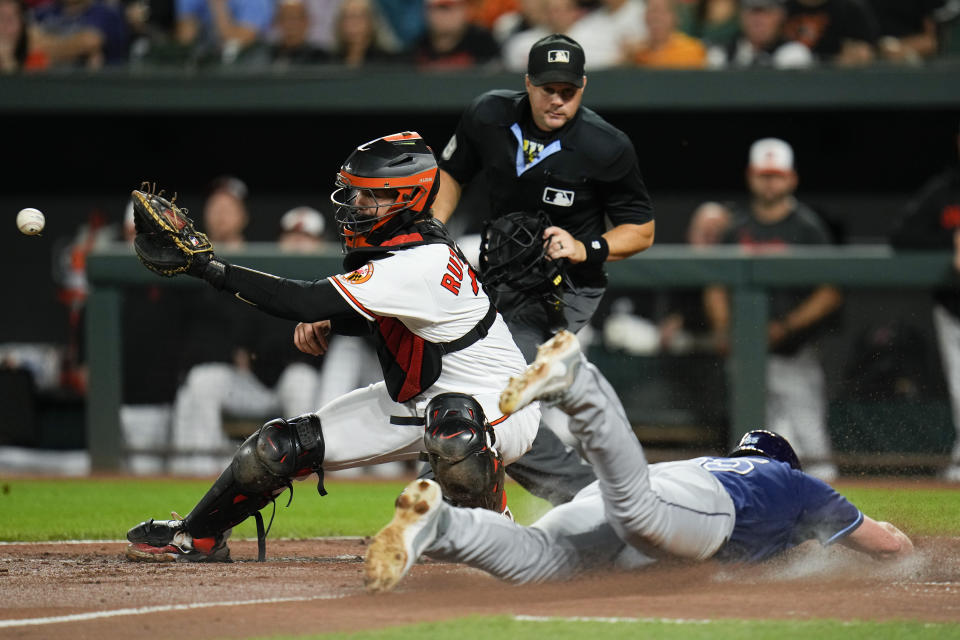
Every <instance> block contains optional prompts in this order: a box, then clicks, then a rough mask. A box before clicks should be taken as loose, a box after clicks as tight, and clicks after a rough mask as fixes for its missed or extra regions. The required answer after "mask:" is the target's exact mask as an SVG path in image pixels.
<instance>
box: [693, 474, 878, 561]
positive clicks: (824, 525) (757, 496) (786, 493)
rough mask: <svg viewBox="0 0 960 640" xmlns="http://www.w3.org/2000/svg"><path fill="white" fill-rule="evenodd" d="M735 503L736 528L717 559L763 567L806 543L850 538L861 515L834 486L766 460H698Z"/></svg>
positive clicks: (718, 553) (861, 518)
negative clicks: (756, 563) (757, 563)
mask: <svg viewBox="0 0 960 640" xmlns="http://www.w3.org/2000/svg"><path fill="white" fill-rule="evenodd" d="M696 463H698V464H699V465H700V466H702V467H703V468H704V469H706V470H707V471H709V472H711V473H712V474H713V475H714V476H715V477H716V478H717V479H718V480H719V481H720V483H721V484H722V485H723V486H724V488H725V489H726V490H727V493H729V494H730V498H731V499H732V500H733V504H734V509H735V512H736V522H735V524H734V528H733V532H732V533H731V534H730V539H729V540H728V542H727V544H726V545H724V547H722V548H721V549H720V550H719V551H718V552H717V554H716V557H717V559H720V560H728V561H759V560H763V559H764V558H768V557H770V556H772V555H774V554H776V553H778V552H780V551H784V550H786V549H789V548H791V547H794V546H796V545H798V544H801V543H802V542H805V541H807V540H814V539H815V540H819V541H820V543H821V544H824V545H828V544H832V543H834V542H836V541H837V540H840V539H841V538H843V537H844V536H846V535H849V534H850V533H852V532H853V531H854V530H855V529H856V528H857V527H858V526H860V523H861V522H863V514H862V513H860V510H859V509H857V508H856V507H855V506H854V505H853V504H851V503H850V502H849V501H848V500H847V499H846V498H844V497H843V496H842V495H840V494H839V493H837V492H836V491H835V490H834V489H833V488H832V487H831V486H830V485H828V484H826V483H825V482H823V481H821V480H819V479H817V478H814V477H813V476H810V475H808V474H805V473H803V472H801V471H797V470H795V469H792V468H790V465H788V464H786V463H783V462H777V461H775V460H771V459H769V458H763V457H753V456H745V457H740V458H697V459H696Z"/></svg>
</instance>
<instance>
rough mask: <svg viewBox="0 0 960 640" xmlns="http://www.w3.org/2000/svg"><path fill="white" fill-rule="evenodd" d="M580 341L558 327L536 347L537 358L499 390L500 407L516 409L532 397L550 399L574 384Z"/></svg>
mask: <svg viewBox="0 0 960 640" xmlns="http://www.w3.org/2000/svg"><path fill="white" fill-rule="evenodd" d="M580 357H581V354H580V342H579V341H578V340H577V337H576V336H575V335H573V334H572V333H570V332H569V331H566V330H564V331H560V332H559V333H557V334H556V335H555V336H553V337H552V338H550V339H549V340H547V341H546V342H544V343H543V344H542V345H540V346H539V347H538V348H537V357H536V359H535V360H534V361H533V362H532V363H530V365H528V366H527V368H526V370H525V371H524V372H523V373H521V374H520V375H518V376H513V377H512V378H510V381H509V382H508V383H507V388H506V389H504V390H503V392H502V393H501V394H500V411H502V412H503V413H504V414H505V415H509V414H511V413H515V412H517V411H519V410H520V409H522V408H523V407H525V406H527V405H528V404H530V403H531V402H533V401H534V400H551V399H553V398H555V397H556V396H559V395H560V394H561V393H563V392H564V391H566V390H567V388H569V387H570V385H571V384H573V378H574V376H575V375H576V372H577V369H578V368H579V367H580Z"/></svg>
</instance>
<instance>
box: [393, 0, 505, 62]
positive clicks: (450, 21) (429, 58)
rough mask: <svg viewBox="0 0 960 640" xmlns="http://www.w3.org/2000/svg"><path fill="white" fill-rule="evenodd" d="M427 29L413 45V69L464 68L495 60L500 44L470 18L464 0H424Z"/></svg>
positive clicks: (497, 57) (488, 31) (485, 29)
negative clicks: (414, 67)
mask: <svg viewBox="0 0 960 640" xmlns="http://www.w3.org/2000/svg"><path fill="white" fill-rule="evenodd" d="M425 5H426V8H427V30H426V31H425V32H424V34H423V35H422V36H421V37H420V39H419V40H418V41H417V43H416V44H415V45H414V47H413V52H412V56H413V63H414V65H415V66H416V68H417V69H419V70H421V71H423V70H428V69H432V70H441V69H467V68H470V67H479V66H488V65H490V64H491V63H493V64H499V55H500V45H498V44H497V41H496V40H494V38H493V35H492V34H491V33H490V30H489V29H487V28H486V27H481V26H479V25H476V24H473V23H471V22H470V14H469V10H468V7H467V1H466V0H426V2H425Z"/></svg>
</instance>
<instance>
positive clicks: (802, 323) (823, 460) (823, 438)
mask: <svg viewBox="0 0 960 640" xmlns="http://www.w3.org/2000/svg"><path fill="white" fill-rule="evenodd" d="M797 183H798V178H797V172H796V170H795V169H794V163H793V149H792V147H791V146H790V145H789V144H787V143H786V142H784V141H783V140H780V139H777V138H764V139H762V140H757V141H756V142H754V143H753V145H752V146H751V147H750V155H749V164H748V167H747V185H748V186H749V189H750V197H751V199H750V203H749V205H748V206H747V207H746V211H745V212H744V213H743V214H742V215H740V216H739V217H738V218H737V219H736V221H735V222H734V224H733V226H732V227H731V228H730V230H729V231H728V232H727V234H726V235H725V236H724V242H726V243H728V244H736V245H739V246H740V247H742V248H743V249H744V250H748V251H762V252H771V251H783V250H785V249H787V248H788V247H790V246H793V245H815V244H829V243H831V242H832V238H831V236H830V232H829V230H828V228H827V226H826V225H825V224H824V223H823V221H822V220H820V218H819V217H818V216H817V214H816V213H814V212H813V210H812V209H810V208H809V207H807V206H806V205H804V204H803V203H801V202H799V201H798V200H797V199H796V198H795V197H794V192H795V190H796V188H797ZM704 301H705V304H706V309H707V317H708V318H709V320H710V324H711V326H712V328H713V330H714V333H715V336H716V342H717V346H718V348H719V350H720V351H721V353H726V352H727V350H728V341H729V331H730V301H729V298H728V296H727V292H726V290H725V289H724V288H723V287H718V286H714V287H709V288H708V289H707V291H706V293H705V297H704ZM842 302H843V297H842V294H841V293H840V291H839V290H838V289H837V288H835V287H833V286H830V285H820V286H818V287H814V288H812V289H783V290H776V291H773V292H771V295H770V302H769V305H770V318H771V319H770V322H769V323H768V325H767V336H768V348H769V356H768V358H767V372H766V386H767V401H766V411H767V417H766V422H765V424H766V426H767V427H769V428H770V429H771V430H773V431H776V432H777V433H780V434H783V435H784V436H785V437H787V438H789V440H790V442H791V443H793V445H794V448H795V449H796V451H797V455H799V456H800V458H801V460H802V461H803V466H804V469H805V470H806V471H807V472H808V473H810V474H811V475H815V476H817V477H819V478H821V479H824V480H826V481H831V480H833V479H834V478H835V477H836V476H837V467H836V465H835V464H834V463H833V461H832V460H831V457H832V456H831V447H830V438H829V435H828V433H827V397H826V385H825V381H824V373H823V368H822V366H821V363H820V360H819V356H818V354H817V350H816V338H817V337H818V336H819V334H820V333H821V332H822V331H823V329H824V328H825V326H826V322H827V320H828V319H830V318H831V317H832V316H833V315H834V314H835V313H836V312H837V311H838V309H839V308H840V306H841V304H842Z"/></svg>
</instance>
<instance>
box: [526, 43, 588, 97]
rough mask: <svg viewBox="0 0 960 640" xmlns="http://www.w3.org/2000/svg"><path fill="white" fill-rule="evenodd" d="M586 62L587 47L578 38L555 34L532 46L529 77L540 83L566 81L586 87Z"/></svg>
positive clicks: (534, 83) (528, 64)
mask: <svg viewBox="0 0 960 640" xmlns="http://www.w3.org/2000/svg"><path fill="white" fill-rule="evenodd" d="M584 62H585V57H584V55H583V47H581V46H580V45H579V44H578V43H577V41H576V40H574V39H573V38H570V37H567V36H565V35H563V34H561V33H554V34H551V35H549V36H546V37H544V38H541V39H539V40H537V41H536V42H534V43H533V46H532V47H530V55H529V56H528V58H527V77H528V78H530V83H531V84H533V85H536V86H540V85H542V84H549V83H551V82H566V83H568V84H572V85H575V86H577V87H582V86H583V65H584Z"/></svg>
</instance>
